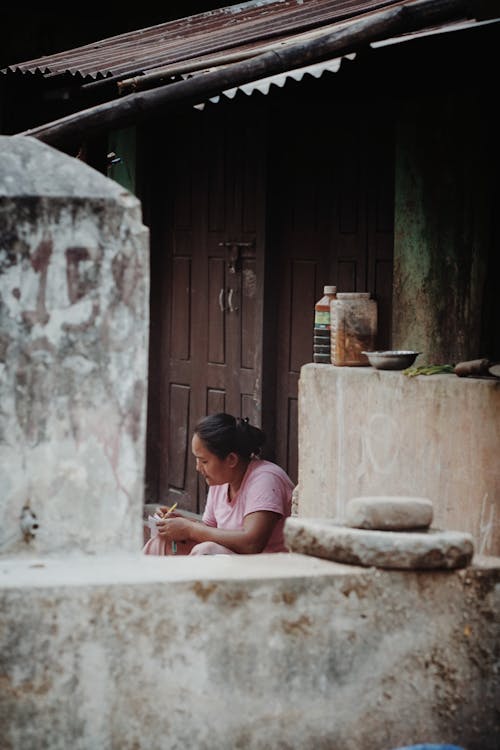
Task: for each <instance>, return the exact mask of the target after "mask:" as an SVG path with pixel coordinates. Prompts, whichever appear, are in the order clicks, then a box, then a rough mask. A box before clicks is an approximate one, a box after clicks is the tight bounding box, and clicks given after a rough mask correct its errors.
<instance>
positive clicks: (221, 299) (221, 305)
mask: <svg viewBox="0 0 500 750" xmlns="http://www.w3.org/2000/svg"><path fill="white" fill-rule="evenodd" d="M219 309H220V311H221V312H224V311H225V309H226V306H225V304H224V289H223V288H222V289H221V290H220V292H219Z"/></svg>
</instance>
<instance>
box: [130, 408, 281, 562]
mask: <svg viewBox="0 0 500 750" xmlns="http://www.w3.org/2000/svg"><path fill="white" fill-rule="evenodd" d="M264 440H265V436H264V433H263V432H262V430H260V429H259V428H258V427H254V426H252V425H250V424H249V423H248V419H244V420H242V419H235V417H233V416H231V415H230V414H224V413H220V414H214V415H212V416H209V417H205V418H204V419H202V420H201V421H200V422H198V424H197V425H196V427H195V430H194V434H193V439H192V443H191V447H192V451H193V455H194V457H195V459H196V470H197V471H198V472H199V473H200V474H201V475H202V476H203V477H204V479H205V481H206V483H207V485H208V487H209V489H208V496H207V503H206V507H205V512H204V513H203V517H202V520H201V521H198V520H193V519H191V518H185V517H183V516H182V513H179V512H169V509H168V508H167V507H166V506H163V507H161V508H160V511H161V513H162V514H165V517H164V518H162V519H161V520H159V521H157V528H158V535H157V536H155V537H153V538H152V539H150V540H149V541H148V542H147V543H146V545H145V546H144V550H143V551H144V553H145V554H147V555H169V554H181V555H217V554H240V555H251V554H257V553H259V552H287V549H286V547H285V544H284V539H283V527H284V525H285V519H286V517H287V516H289V515H290V513H291V504H292V490H293V483H292V481H291V479H290V477H289V476H288V475H287V474H286V473H285V472H284V471H283V469H281V468H280V467H279V466H277V465H276V464H274V463H272V462H270V461H264V460H262V459H260V458H259V457H258V454H259V452H260V449H261V447H262V445H263V444H264Z"/></svg>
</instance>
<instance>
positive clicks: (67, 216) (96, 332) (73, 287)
mask: <svg viewBox="0 0 500 750" xmlns="http://www.w3.org/2000/svg"><path fill="white" fill-rule="evenodd" d="M49 176H50V179H48V178H49ZM148 253H149V248H148V230H147V228H146V227H145V226H144V225H143V224H142V220H141V206H140V203H139V201H138V200H137V199H136V198H135V197H134V196H133V195H131V194H130V193H127V192H126V191H124V190H123V189H122V188H121V187H120V186H119V185H117V184H116V183H114V182H112V181H111V180H108V179H107V178H105V177H104V176H103V175H101V174H99V173H98V172H96V171H95V170H93V169H91V168H90V167H88V166H87V165H86V164H84V163H83V162H81V161H79V160H78V159H73V158H71V157H69V156H66V155H64V154H61V153H60V152H58V151H57V150H56V149H53V148H51V147H49V146H45V145H43V144H41V143H40V142H38V141H36V140H35V139H32V138H23V137H7V136H2V137H0V403H1V405H2V406H1V411H2V421H1V425H0V475H1V476H2V483H1V484H2V502H1V503H0V555H8V554H12V553H15V552H18V553H20V554H34V555H36V554H40V553H45V552H47V553H56V554H57V553H61V552H62V551H68V552H69V553H72V554H74V553H77V552H85V553H93V552H97V551H100V552H103V551H105V550H107V549H108V548H111V547H113V546H115V547H116V549H117V550H118V551H124V550H125V551H129V552H133V551H134V550H136V549H137V548H138V546H139V544H140V540H141V538H142V529H141V521H140V514H141V506H142V501H143V472H144V466H143V464H144V454H145V449H144V445H145V429H146V428H145V424H146V397H147V351H148V321H149V267H148V265H149V257H148ZM27 504H29V506H30V508H31V511H32V512H33V513H34V514H35V515H36V519H37V522H38V529H37V530H36V534H35V536H34V538H33V537H30V538H29V539H28V540H25V538H24V536H23V533H22V530H21V527H20V518H21V515H22V513H23V507H24V506H25V505H27Z"/></svg>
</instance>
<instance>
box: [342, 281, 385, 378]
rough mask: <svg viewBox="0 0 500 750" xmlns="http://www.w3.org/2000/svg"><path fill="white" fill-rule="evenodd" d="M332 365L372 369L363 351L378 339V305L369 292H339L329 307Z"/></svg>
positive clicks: (373, 345) (372, 348)
mask: <svg viewBox="0 0 500 750" xmlns="http://www.w3.org/2000/svg"><path fill="white" fill-rule="evenodd" d="M330 322H331V341H330V346H331V362H332V364H333V365H336V366H348V367H355V366H359V365H369V364H370V363H369V362H368V358H367V357H366V355H365V354H363V353H362V352H363V351H368V352H369V351H373V350H374V348H375V342H376V338H377V303H376V301H375V300H374V299H371V295H370V293H369V292H339V293H338V294H337V296H336V299H335V303H334V304H333V305H331V306H330Z"/></svg>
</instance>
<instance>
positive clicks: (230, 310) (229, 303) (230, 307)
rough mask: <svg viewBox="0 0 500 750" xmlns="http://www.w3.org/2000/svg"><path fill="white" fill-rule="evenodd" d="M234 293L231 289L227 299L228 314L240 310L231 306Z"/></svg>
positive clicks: (235, 306)
mask: <svg viewBox="0 0 500 750" xmlns="http://www.w3.org/2000/svg"><path fill="white" fill-rule="evenodd" d="M234 292H235V290H234V289H233V288H232V287H231V289H230V290H229V294H228V297H227V306H228V307H229V312H238V310H239V309H240V308H239V307H238V306H237V305H233V295H234Z"/></svg>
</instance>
